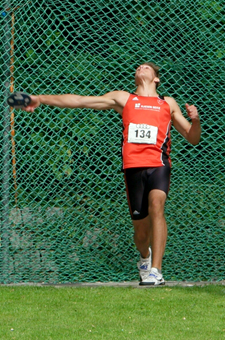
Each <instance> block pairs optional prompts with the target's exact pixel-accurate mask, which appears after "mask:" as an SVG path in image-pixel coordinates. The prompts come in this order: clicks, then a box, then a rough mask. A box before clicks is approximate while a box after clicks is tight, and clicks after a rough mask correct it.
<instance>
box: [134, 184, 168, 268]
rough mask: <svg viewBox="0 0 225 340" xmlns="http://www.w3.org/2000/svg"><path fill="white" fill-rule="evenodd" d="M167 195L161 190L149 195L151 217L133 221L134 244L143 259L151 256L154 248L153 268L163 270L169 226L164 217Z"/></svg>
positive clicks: (153, 191) (151, 192)
mask: <svg viewBox="0 0 225 340" xmlns="http://www.w3.org/2000/svg"><path fill="white" fill-rule="evenodd" d="M165 201H166V194H165V192H164V191H161V190H151V191H150V193H149V216H148V217H146V218H144V219H142V220H135V221H133V225H134V242H135V244H136V247H137V249H138V250H139V252H140V254H141V256H142V257H143V258H145V257H148V255H149V250H148V248H149V245H151V248H152V267H155V268H158V269H159V270H161V268H162V258H163V255H164V252H165V247H166V240H167V225H166V220H165V217H164V207H165Z"/></svg>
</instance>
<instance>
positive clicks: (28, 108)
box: [23, 95, 41, 112]
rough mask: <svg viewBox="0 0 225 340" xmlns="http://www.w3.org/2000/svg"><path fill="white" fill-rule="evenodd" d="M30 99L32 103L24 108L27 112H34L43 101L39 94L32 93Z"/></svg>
mask: <svg viewBox="0 0 225 340" xmlns="http://www.w3.org/2000/svg"><path fill="white" fill-rule="evenodd" d="M30 99H31V102H30V104H29V105H28V106H26V107H23V110H24V111H27V112H34V110H35V109H36V108H37V107H38V106H40V105H41V101H40V98H39V96H33V95H30Z"/></svg>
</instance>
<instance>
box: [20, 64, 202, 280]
mask: <svg viewBox="0 0 225 340" xmlns="http://www.w3.org/2000/svg"><path fill="white" fill-rule="evenodd" d="M159 82H160V80H159V67H158V66H156V65H155V64H153V63H144V64H142V65H140V66H139V67H138V68H137V70H136V73H135V84H136V86H137V88H136V91H135V93H133V94H130V93H128V92H126V91H113V92H109V93H106V94H105V95H102V96H80V95H75V94H63V95H39V96H31V102H30V104H29V105H28V106H27V107H24V108H23V109H24V110H25V111H27V112H33V111H34V110H35V108H37V107H38V106H39V105H41V104H44V105H51V106H57V107H60V108H71V109H73V108H89V109H95V110H109V109H114V110H115V111H116V112H118V113H119V114H120V115H121V116H122V120H123V127H124V130H123V145H122V155H123V169H124V176H125V183H126V190H127V198H128V204H129V208H130V214H131V218H132V221H133V225H134V242H135V245H136V247H137V249H138V251H139V252H140V261H139V262H138V268H139V274H140V285H162V284H164V283H165V281H164V279H163V276H162V271H161V269H162V259H163V254H164V251H165V247H166V240H167V225H166V221H165V217H164V206H165V201H166V198H167V195H168V191H169V184H170V169H171V162H170V145H171V141H170V128H171V124H173V125H174V127H175V128H176V129H177V131H178V132H179V133H180V134H181V135H182V136H183V137H184V138H186V140H187V141H188V142H190V143H191V144H193V145H196V144H198V142H199V141H200V135H201V126H200V119H199V116H198V111H197V108H196V107H195V106H194V105H188V104H186V111H187V114H188V116H189V118H190V119H191V121H192V123H191V124H190V123H189V121H188V120H187V119H186V118H184V116H183V115H182V113H181V110H180V108H179V106H178V104H177V103H176V101H175V100H174V99H173V98H171V97H161V96H159V95H158V93H157V87H158V85H159Z"/></svg>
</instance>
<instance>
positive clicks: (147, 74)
mask: <svg viewBox="0 0 225 340" xmlns="http://www.w3.org/2000/svg"><path fill="white" fill-rule="evenodd" d="M155 78H157V77H156V75H155V71H154V70H153V68H152V67H151V66H149V65H146V64H142V65H140V66H139V67H138V68H137V69H136V72H135V84H136V85H139V83H140V80H144V79H145V80H149V81H153V80H154V79H155Z"/></svg>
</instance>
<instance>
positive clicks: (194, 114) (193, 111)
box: [185, 103, 199, 120]
mask: <svg viewBox="0 0 225 340" xmlns="http://www.w3.org/2000/svg"><path fill="white" fill-rule="evenodd" d="M185 107H186V111H187V114H188V116H189V117H190V118H191V120H199V115H198V110H197V107H196V106H194V105H189V104H187V103H186V104H185Z"/></svg>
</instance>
